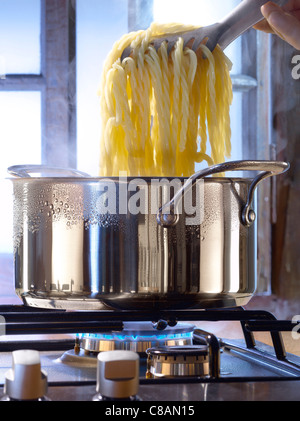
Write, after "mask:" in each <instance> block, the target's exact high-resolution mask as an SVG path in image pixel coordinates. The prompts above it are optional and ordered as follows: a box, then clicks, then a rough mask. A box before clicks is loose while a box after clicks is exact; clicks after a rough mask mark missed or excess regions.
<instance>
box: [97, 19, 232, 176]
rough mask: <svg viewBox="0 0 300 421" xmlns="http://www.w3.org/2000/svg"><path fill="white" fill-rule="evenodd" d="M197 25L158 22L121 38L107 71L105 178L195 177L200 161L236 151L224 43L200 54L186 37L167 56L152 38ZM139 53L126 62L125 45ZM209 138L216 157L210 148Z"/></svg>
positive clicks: (211, 160)
mask: <svg viewBox="0 0 300 421" xmlns="http://www.w3.org/2000/svg"><path fill="white" fill-rule="evenodd" d="M189 29H194V27H188V26H183V25H175V24H173V25H157V24H152V26H151V27H150V28H149V29H148V30H146V31H138V32H133V33H130V34H127V35H125V36H123V37H122V38H121V40H120V41H118V42H117V43H115V45H114V46H113V49H112V51H111V53H110V54H109V56H108V58H107V60H106V63H105V66H104V69H103V75H102V81H101V87H100V104H101V118H102V134H101V144H100V146H101V148H100V169H99V175H100V176H118V175H119V172H120V171H125V172H127V174H128V176H169V177H174V176H176V177H180V176H183V177H189V176H190V175H192V174H193V173H194V172H195V165H196V163H200V162H202V161H206V162H207V163H208V164H209V165H212V164H216V163H220V162H223V161H224V160H225V158H226V157H229V156H230V152H231V130H230V115H229V112H230V105H231V102H232V83H231V78H230V75H229V72H230V68H231V62H230V61H229V59H228V58H227V57H226V56H225V54H224V53H223V51H222V50H221V49H220V48H219V47H218V46H217V47H216V48H215V50H214V51H213V53H212V52H211V51H210V50H208V48H207V47H206V46H205V45H201V46H200V48H199V50H198V51H197V53H195V52H194V51H192V50H191V49H189V48H183V40H182V38H179V40H178V42H177V43H176V45H175V47H174V49H173V50H172V52H171V53H170V54H169V56H168V53H167V45H166V43H163V44H162V46H161V48H160V49H159V50H158V51H156V50H155V49H154V48H153V47H152V46H151V39H152V38H153V37H158V36H160V35H162V34H164V33H174V32H180V31H186V30H189ZM129 45H131V47H132V54H131V56H130V57H128V58H126V59H124V60H123V62H121V58H120V57H121V54H122V52H123V50H124V49H125V48H126V47H127V46H129ZM208 143H209V144H210V154H208V153H207V147H208Z"/></svg>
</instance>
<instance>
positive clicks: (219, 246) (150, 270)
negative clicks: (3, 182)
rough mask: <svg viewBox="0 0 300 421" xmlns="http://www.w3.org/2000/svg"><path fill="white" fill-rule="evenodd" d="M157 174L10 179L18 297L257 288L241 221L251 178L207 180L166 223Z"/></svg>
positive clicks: (251, 230)
mask: <svg viewBox="0 0 300 421" xmlns="http://www.w3.org/2000/svg"><path fill="white" fill-rule="evenodd" d="M165 181H166V185H164V184H163V183H160V182H158V180H156V179H152V180H150V179H149V180H146V181H145V180H143V183H141V182H140V180H139V179H137V180H131V179H126V180H122V179H109V180H106V181H105V180H101V179H79V178H77V179H76V178H28V179H21V178H20V179H18V178H16V179H15V180H13V185H14V262H15V287H16V291H17V293H18V294H19V295H20V296H21V298H22V299H23V301H24V302H25V303H26V304H28V305H31V306H37V307H43V308H60V309H75V310H76V309H81V310H84V309H86V310H90V309H94V310H97V309H104V308H107V306H108V307H111V308H115V309H134V310H136V309H146V308H147V309H168V308H169V309H184V308H203V309H205V308H219V307H233V306H236V305H245V304H246V303H247V302H248V301H249V299H250V298H251V296H252V295H253V293H254V291H255V289H256V258H257V256H256V223H255V222H254V223H253V224H252V225H251V226H245V225H244V224H242V222H241V213H242V209H243V206H244V205H245V203H246V201H247V197H248V192H249V188H250V184H251V180H248V179H238V178H235V179H230V178H205V179H204V180H202V183H199V184H195V185H194V186H193V187H192V189H191V190H190V195H189V197H187V196H186V195H185V196H184V197H183V199H182V203H181V213H180V215H179V219H178V223H177V224H176V225H175V226H173V227H170V228H165V227H163V226H160V225H159V224H158V223H157V218H156V210H157V209H158V207H159V206H162V205H163V204H164V203H165V202H166V201H167V200H168V195H169V194H170V184H169V182H170V180H165ZM184 181H185V180H176V182H177V183H178V182H179V185H180V186H182V184H183V183H184ZM140 183H141V184H140ZM177 186H178V184H177ZM172 188H176V187H174V186H173V187H172V186H171V190H172ZM171 195H172V193H171ZM191 209H192V210H194V211H195V209H196V211H195V215H194V216H193V215H192V212H191Z"/></svg>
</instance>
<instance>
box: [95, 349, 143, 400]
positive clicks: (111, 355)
mask: <svg viewBox="0 0 300 421" xmlns="http://www.w3.org/2000/svg"><path fill="white" fill-rule="evenodd" d="M138 389H139V356H138V354H137V353H135V352H133V351H117V350H116V351H107V352H100V354H98V366H97V389H96V390H97V392H98V395H96V396H95V397H94V398H93V400H94V401H97V400H110V399H111V400H116V399H121V400H139V398H138V396H137V394H138Z"/></svg>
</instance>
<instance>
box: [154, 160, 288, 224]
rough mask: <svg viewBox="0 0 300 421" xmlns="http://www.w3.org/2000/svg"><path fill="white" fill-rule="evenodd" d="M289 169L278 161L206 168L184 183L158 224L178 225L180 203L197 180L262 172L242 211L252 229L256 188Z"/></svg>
mask: <svg viewBox="0 0 300 421" xmlns="http://www.w3.org/2000/svg"><path fill="white" fill-rule="evenodd" d="M289 168H290V165H289V164H288V163H286V162H277V161H231V162H225V163H222V164H217V165H213V166H211V167H208V168H205V169H204V170H201V171H199V172H197V173H196V174H194V175H192V176H191V177H190V178H189V179H188V180H187V181H186V182H185V183H184V186H183V187H182V188H181V189H180V190H179V191H178V192H177V193H176V194H175V196H174V197H173V199H172V200H171V201H170V202H168V203H166V204H165V205H163V206H162V207H161V208H160V209H159V211H158V212H157V215H156V220H157V223H158V224H159V225H161V226H162V227H164V228H170V227H173V226H175V225H176V224H177V222H178V220H179V214H178V212H176V208H177V206H178V203H179V202H180V200H181V199H182V197H183V195H184V194H185V193H186V191H187V190H189V189H190V188H191V187H192V186H193V185H194V184H195V183H196V181H197V180H201V179H203V178H204V177H207V176H209V175H213V174H218V173H223V172H226V171H262V172H261V173H260V174H259V175H257V176H256V177H255V178H254V179H253V181H252V183H251V185H250V188H249V192H248V197H247V202H246V204H245V206H244V208H243V210H242V222H243V224H244V225H245V226H248V227H250V226H251V225H252V224H253V222H254V221H255V218H256V215H255V212H254V211H253V210H252V209H251V204H252V201H253V197H254V192H255V189H256V187H257V186H258V184H259V183H260V182H261V181H262V180H264V179H265V178H268V177H271V176H273V175H279V174H281V173H284V172H286V171H288V169H289Z"/></svg>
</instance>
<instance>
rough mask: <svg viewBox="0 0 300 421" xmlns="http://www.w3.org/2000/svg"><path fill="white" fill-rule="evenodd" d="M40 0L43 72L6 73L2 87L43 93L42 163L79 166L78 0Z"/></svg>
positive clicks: (4, 89)
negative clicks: (77, 84)
mask: <svg viewBox="0 0 300 421" xmlns="http://www.w3.org/2000/svg"><path fill="white" fill-rule="evenodd" d="M40 2H41V25H40V34H41V35H40V51H41V73H40V74H38V75H34V74H7V75H2V77H1V79H0V91H27V92H29V91H37V92H40V93H41V132H42V139H41V142H42V148H41V150H42V156H41V163H42V164H44V165H48V166H60V167H73V168H76V164H77V158H76V155H77V153H76V152H77V150H76V144H77V141H76V128H77V122H76V0H40ZM58 75H59V77H58ZM74 98H75V100H74ZM58 150H59V151H60V153H59V154H58V153H57V151H58Z"/></svg>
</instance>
